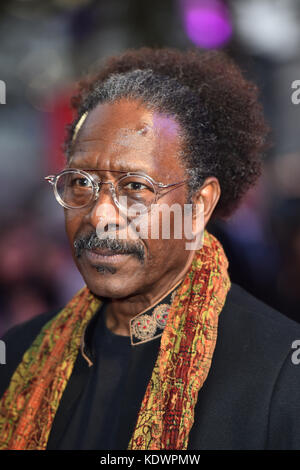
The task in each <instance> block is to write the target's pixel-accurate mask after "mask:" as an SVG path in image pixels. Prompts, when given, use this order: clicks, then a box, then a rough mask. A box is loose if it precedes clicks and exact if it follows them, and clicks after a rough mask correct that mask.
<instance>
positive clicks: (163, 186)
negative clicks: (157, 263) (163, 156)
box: [44, 168, 189, 212]
mask: <svg viewBox="0 0 300 470" xmlns="http://www.w3.org/2000/svg"><path fill="white" fill-rule="evenodd" d="M88 171H109V172H110V173H126V174H125V175H123V176H121V177H120V178H118V179H117V180H116V181H99V182H98V181H95V179H94V178H93V176H92V175H90V174H89V173H87V172H88ZM69 172H71V173H79V174H81V175H82V176H84V177H87V178H88V179H89V180H90V181H91V183H92V186H93V192H94V197H91V200H90V201H89V202H88V203H87V204H84V205H82V206H78V207H72V206H69V205H68V204H65V203H64V202H63V200H62V198H61V197H60V195H59V193H58V191H57V181H58V179H59V177H60V176H61V175H63V174H64V173H69ZM127 176H142V177H143V178H145V179H147V180H149V181H150V183H151V184H152V185H153V187H154V190H155V197H154V201H153V202H151V204H149V206H145V207H147V211H145V212H148V211H149V210H150V207H151V205H152V204H156V202H157V201H158V199H160V198H161V197H163V196H165V195H166V194H168V193H169V192H170V191H172V189H175V188H177V187H180V186H182V185H183V184H185V183H186V182H188V181H189V180H188V179H185V180H182V181H178V182H176V183H169V184H164V183H161V182H157V181H155V180H154V179H153V178H151V176H149V175H145V174H141V173H138V172H132V171H127V170H104V169H99V168H96V169H95V168H81V169H77V168H66V169H64V170H62V171H61V172H60V173H58V174H57V175H49V176H45V177H44V179H45V180H46V181H48V182H49V183H50V184H51V185H52V186H53V190H54V195H55V198H56V200H57V202H58V203H59V204H60V205H61V206H63V207H64V208H65V209H83V208H84V207H88V206H89V205H90V204H91V203H92V201H96V200H97V199H98V198H99V195H100V189H101V186H102V185H103V184H109V185H110V187H109V189H110V193H111V195H112V198H113V201H114V203H115V205H116V206H117V207H118V208H119V209H120V210H121V211H123V212H124V211H125V208H124V207H123V206H122V205H120V204H119V201H118V199H117V195H116V188H115V186H116V185H117V184H118V183H119V182H120V181H122V179H124V178H126V177H127ZM171 186H173V188H172V189H171V190H170V191H167V192H166V193H163V194H161V190H163V189H166V188H169V187H171ZM157 187H158V188H157Z"/></svg>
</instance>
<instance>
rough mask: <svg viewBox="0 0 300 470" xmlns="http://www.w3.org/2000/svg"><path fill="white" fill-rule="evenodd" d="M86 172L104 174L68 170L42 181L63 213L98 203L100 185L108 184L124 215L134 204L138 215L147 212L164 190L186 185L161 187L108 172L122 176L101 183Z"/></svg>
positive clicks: (142, 178)
mask: <svg viewBox="0 0 300 470" xmlns="http://www.w3.org/2000/svg"><path fill="white" fill-rule="evenodd" d="M87 171H93V172H95V171H96V172H98V171H108V170H99V169H90V168H89V169H84V170H78V169H76V168H69V169H67V170H63V171H62V172H60V173H58V174H57V175H50V176H46V177H45V180H47V181H49V183H50V184H51V185H52V186H53V190H54V194H55V197H56V200H57V201H58V202H59V204H61V205H62V206H63V207H65V208H66V209H82V208H83V207H87V206H88V205H89V204H91V203H92V202H93V201H96V200H97V199H98V197H99V195H100V190H101V187H102V185H104V184H108V185H109V189H110V192H111V195H112V198H113V201H114V203H115V205H116V206H117V207H118V208H119V209H120V210H122V211H123V212H127V213H128V210H130V208H132V206H133V205H134V204H138V205H139V210H138V211H139V213H142V212H147V211H148V210H149V208H150V206H151V205H152V204H155V203H156V202H157V200H158V199H159V198H161V197H162V196H164V195H165V194H167V193H168V192H169V191H167V192H164V190H165V189H166V188H172V189H175V188H177V187H179V186H182V185H183V184H185V183H186V182H187V181H188V180H183V181H179V182H177V183H171V184H163V183H158V182H156V181H154V180H153V179H152V178H151V177H150V176H148V175H141V174H138V173H134V172H127V171H119V170H110V172H116V173H126V174H125V175H123V176H120V178H119V179H117V180H116V181H103V180H102V179H100V178H99V177H98V176H97V179H96V177H95V176H94V175H91V174H90V173H87ZM170 190H171V189H170Z"/></svg>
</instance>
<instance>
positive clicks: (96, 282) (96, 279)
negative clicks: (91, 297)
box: [83, 269, 141, 299]
mask: <svg viewBox="0 0 300 470" xmlns="http://www.w3.org/2000/svg"><path fill="white" fill-rule="evenodd" d="M83 278H84V280H85V283H86V285H87V286H88V288H89V289H90V291H91V292H93V294H95V295H97V296H98V297H105V298H111V299H119V298H123V297H127V296H130V295H133V294H135V293H136V292H137V291H138V290H139V288H140V287H141V286H140V282H138V281H135V280H134V279H133V278H132V277H130V276H128V275H127V276H126V277H124V276H118V274H117V273H115V274H111V273H109V272H103V273H100V272H97V271H96V269H95V274H94V275H93V276H91V275H88V276H83Z"/></svg>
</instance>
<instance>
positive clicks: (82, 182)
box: [71, 178, 91, 188]
mask: <svg viewBox="0 0 300 470" xmlns="http://www.w3.org/2000/svg"><path fill="white" fill-rule="evenodd" d="M71 185H72V186H73V187H81V188H82V187H90V186H91V182H90V181H89V180H88V179H87V178H74V179H73V180H72V181H71Z"/></svg>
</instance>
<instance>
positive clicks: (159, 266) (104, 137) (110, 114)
mask: <svg viewBox="0 0 300 470" xmlns="http://www.w3.org/2000/svg"><path fill="white" fill-rule="evenodd" d="M182 145H183V143H182V138H181V136H180V127H179V125H178V123H177V122H176V120H175V119H174V118H172V117H170V116H169V117H167V116H165V115H162V114H160V113H158V112H154V111H151V110H149V109H148V108H146V107H145V105H144V104H142V103H140V102H138V101H136V100H125V99H122V100H120V101H118V102H115V103H105V104H99V105H98V106H97V107H96V108H95V109H94V110H92V111H90V112H89V114H88V116H87V118H86V120H85V121H84V122H83V124H82V126H81V128H80V130H79V132H78V134H77V136H76V141H75V145H74V151H73V154H72V157H71V159H70V161H69V163H68V166H69V167H71V168H81V169H83V168H93V169H105V170H107V171H105V172H101V173H98V175H100V174H101V176H102V177H104V178H105V181H107V180H114V179H116V178H117V177H119V176H120V175H121V174H119V173H112V171H110V170H127V171H140V172H144V173H146V174H147V175H149V176H150V177H152V178H153V179H154V180H155V181H159V182H162V183H164V184H169V183H174V182H178V181H182V180H184V179H186V174H185V172H184V168H183V166H182V164H181V162H180V158H179V153H180V151H181V149H182ZM95 175H97V172H95ZM219 197H220V186H219V183H218V180H217V179H216V178H214V177H210V178H207V179H206V180H205V182H204V184H203V186H202V187H201V188H200V190H199V191H198V192H197V193H196V194H195V195H194V198H193V201H194V203H195V204H196V203H197V202H199V201H201V200H202V202H203V204H204V225H205V226H206V224H207V222H208V220H209V218H210V217H211V214H212V212H213V210H214V208H215V206H216V204H217V202H218V199H219ZM186 202H187V186H186V185H183V186H180V187H178V188H177V189H173V190H172V191H169V192H168V193H167V194H165V195H164V196H163V197H162V198H161V199H159V200H158V203H164V204H168V205H172V204H174V203H179V204H180V205H182V206H183V204H184V203H186ZM103 204H107V205H110V204H113V200H112V197H111V194H110V192H109V185H104V186H103V188H102V189H101V192H100V196H99V198H98V200H97V201H95V202H93V203H92V204H91V205H90V206H88V207H85V208H82V209H66V210H65V224H66V231H67V235H68V238H69V241H70V244H71V247H72V251H73V257H74V260H75V263H76V265H77V267H78V269H79V271H80V272H81V274H82V276H83V278H84V280H85V282H86V284H87V286H88V287H89V288H90V289H91V291H92V292H93V293H94V294H96V295H97V296H99V297H105V298H108V299H109V300H110V303H109V305H108V307H107V310H106V323H107V327H108V328H109V329H110V330H111V331H113V332H114V333H115V334H120V335H129V320H130V319H131V318H132V317H134V316H135V315H137V314H138V313H140V312H142V311H144V310H145V309H147V308H149V307H150V306H151V305H152V304H154V303H155V302H157V301H158V300H159V299H160V298H162V297H164V295H166V293H167V292H168V291H169V290H170V289H172V288H173V286H175V285H176V284H177V283H178V282H179V281H180V280H181V279H182V278H183V277H184V275H185V274H186V272H187V271H188V269H189V267H190V264H191V261H192V257H193V254H194V252H193V251H191V250H186V249H185V246H186V239H184V238H183V239H180V240H178V239H172V232H171V239H162V238H160V239H152V240H151V239H150V238H140V239H139V240H135V243H142V244H143V246H144V250H145V259H144V262H143V263H142V262H141V261H140V260H139V259H138V258H137V257H135V256H133V255H118V260H117V262H115V263H114V265H113V266H114V268H115V273H111V272H108V271H105V272H102V273H100V272H98V271H97V270H96V269H95V264H97V263H98V264H99V263H100V261H99V260H96V261H95V262H93V263H92V262H91V259H89V258H88V257H87V256H86V255H85V253H83V255H82V256H80V257H79V258H76V256H75V255H74V247H73V242H74V240H75V239H76V237H78V236H84V235H87V234H88V233H90V232H91V231H95V230H96V227H97V224H98V223H99V216H100V214H101V217H102V219H101V226H103V228H104V230H106V229H108V230H109V227H110V226H113V227H115V230H117V231H120V232H121V231H122V230H125V228H126V226H127V221H126V216H124V214H122V213H121V212H120V211H119V210H118V209H117V208H116V207H115V206H114V209H115V210H114V212H110V211H107V210H102V207H104V206H103ZM148 220H149V223H151V214H150V215H149V218H148ZM171 227H172V224H171ZM84 251H86V250H84ZM109 263H110V261H109V259H108V260H107V261H104V262H102V261H101V264H104V265H109Z"/></svg>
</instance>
